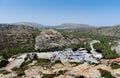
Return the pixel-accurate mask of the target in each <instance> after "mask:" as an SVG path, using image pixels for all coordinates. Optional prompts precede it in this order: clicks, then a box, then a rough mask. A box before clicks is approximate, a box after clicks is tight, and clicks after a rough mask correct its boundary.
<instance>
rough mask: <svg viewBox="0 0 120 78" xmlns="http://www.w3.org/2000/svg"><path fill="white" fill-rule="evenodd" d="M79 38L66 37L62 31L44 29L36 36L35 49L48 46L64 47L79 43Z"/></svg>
mask: <svg viewBox="0 0 120 78" xmlns="http://www.w3.org/2000/svg"><path fill="white" fill-rule="evenodd" d="M78 43H79V40H78V39H76V38H74V39H66V38H65V37H64V36H63V35H62V34H61V33H59V32H57V31H55V30H53V29H49V30H44V31H42V32H41V33H40V35H38V36H37V37H36V44H35V50H42V49H46V48H53V47H64V46H68V45H70V44H78Z"/></svg>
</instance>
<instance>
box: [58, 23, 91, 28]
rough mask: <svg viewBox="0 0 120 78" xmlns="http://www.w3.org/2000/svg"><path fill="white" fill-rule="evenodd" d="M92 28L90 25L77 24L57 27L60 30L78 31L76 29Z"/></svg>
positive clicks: (65, 24)
mask: <svg viewBox="0 0 120 78" xmlns="http://www.w3.org/2000/svg"><path fill="white" fill-rule="evenodd" d="M88 27H92V26H90V25H88V24H77V23H64V24H61V25H58V26H56V28H59V29H76V28H88Z"/></svg>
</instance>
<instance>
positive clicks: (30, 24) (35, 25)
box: [13, 22, 45, 28]
mask: <svg viewBox="0 0 120 78" xmlns="http://www.w3.org/2000/svg"><path fill="white" fill-rule="evenodd" d="M13 24H15V25H26V26H32V27H36V28H45V25H42V24H39V23H34V22H17V23H13Z"/></svg>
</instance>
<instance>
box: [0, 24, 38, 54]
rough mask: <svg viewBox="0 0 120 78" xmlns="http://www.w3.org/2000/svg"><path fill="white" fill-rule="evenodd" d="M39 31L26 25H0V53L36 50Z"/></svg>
mask: <svg viewBox="0 0 120 78" xmlns="http://www.w3.org/2000/svg"><path fill="white" fill-rule="evenodd" d="M38 31H39V30H38V29H36V28H34V27H30V26H25V25H12V24H0V52H7V51H9V50H16V49H23V48H24V49H28V48H34V43H35V40H34V39H35V36H36V34H37V33H38Z"/></svg>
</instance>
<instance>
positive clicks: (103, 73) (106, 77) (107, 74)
mask: <svg viewBox="0 0 120 78" xmlns="http://www.w3.org/2000/svg"><path fill="white" fill-rule="evenodd" d="M98 70H99V71H100V73H101V76H102V77H104V78H115V77H114V76H112V74H111V73H110V72H109V71H107V70H103V69H98Z"/></svg>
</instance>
